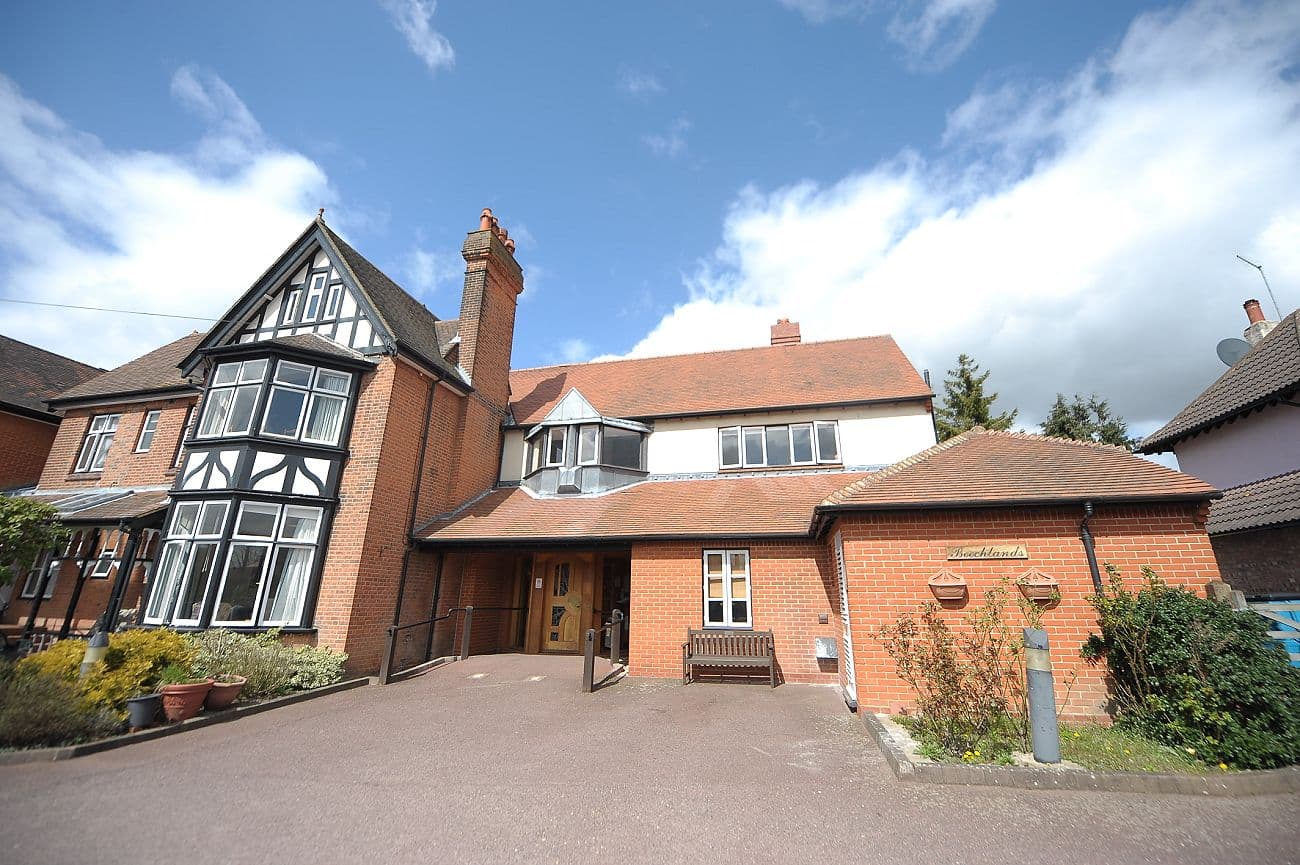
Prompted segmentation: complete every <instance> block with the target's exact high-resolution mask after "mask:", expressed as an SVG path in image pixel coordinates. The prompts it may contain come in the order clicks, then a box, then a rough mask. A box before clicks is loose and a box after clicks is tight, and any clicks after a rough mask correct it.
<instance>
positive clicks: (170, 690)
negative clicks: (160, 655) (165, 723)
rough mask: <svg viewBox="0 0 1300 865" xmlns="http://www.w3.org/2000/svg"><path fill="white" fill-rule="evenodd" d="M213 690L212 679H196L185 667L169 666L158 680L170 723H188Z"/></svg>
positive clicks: (159, 690)
mask: <svg viewBox="0 0 1300 865" xmlns="http://www.w3.org/2000/svg"><path fill="white" fill-rule="evenodd" d="M211 690H212V680H211V679H200V678H196V677H195V676H194V674H193V673H192V672H191V671H190V670H188V669H186V668H185V667H181V666H178V665H176V664H168V665H167V666H166V667H164V668H163V671H162V676H161V677H160V678H159V680H158V693H160V694H162V705H163V712H164V714H166V715H167V720H169V721H186V720H189V719H190V718H193V717H194V716H195V715H197V714H198V713H199V709H202V708H203V700H204V698H206V697H207V696H208V691H211Z"/></svg>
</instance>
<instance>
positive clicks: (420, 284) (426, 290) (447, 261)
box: [401, 247, 465, 296]
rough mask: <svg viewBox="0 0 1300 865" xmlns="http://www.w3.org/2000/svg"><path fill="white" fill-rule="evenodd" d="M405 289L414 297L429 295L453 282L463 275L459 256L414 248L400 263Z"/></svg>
mask: <svg viewBox="0 0 1300 865" xmlns="http://www.w3.org/2000/svg"><path fill="white" fill-rule="evenodd" d="M401 267H402V272H403V275H405V276H406V278H407V280H408V282H407V286H406V287H407V288H408V289H409V290H411V293H412V294H414V295H416V296H421V295H425V296H427V295H430V294H433V293H435V292H436V291H437V290H438V289H439V287H441V286H442V285H443V284H445V283H448V282H454V281H456V280H457V279H459V278H460V276H461V275H462V274H463V273H464V270H465V268H464V262H463V261H462V260H461V258H460V256H459V255H452V254H448V253H441V252H433V251H431V250H427V249H420V248H418V247H416V248H415V249H412V250H410V251H409V252H408V253H407V254H406V257H405V259H404V260H403V261H402V265H401Z"/></svg>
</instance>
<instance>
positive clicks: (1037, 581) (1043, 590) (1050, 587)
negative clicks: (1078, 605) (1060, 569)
mask: <svg viewBox="0 0 1300 865" xmlns="http://www.w3.org/2000/svg"><path fill="white" fill-rule="evenodd" d="M1016 586H1017V588H1019V589H1020V593H1021V594H1022V595H1024V596H1025V597H1026V598H1028V599H1029V600H1031V601H1051V600H1054V599H1055V598H1057V597H1059V595H1060V593H1059V592H1058V584H1057V582H1056V578H1055V577H1050V576H1048V575H1047V574H1044V573H1042V572H1041V571H1036V570H1029V571H1025V573H1023V574H1021V575H1020V577H1019V578H1017V579H1016Z"/></svg>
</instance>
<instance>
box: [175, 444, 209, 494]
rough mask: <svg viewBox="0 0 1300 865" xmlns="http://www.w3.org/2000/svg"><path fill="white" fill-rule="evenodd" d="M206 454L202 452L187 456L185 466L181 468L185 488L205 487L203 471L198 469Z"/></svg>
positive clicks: (183, 487) (182, 483) (182, 486)
mask: <svg viewBox="0 0 1300 865" xmlns="http://www.w3.org/2000/svg"><path fill="white" fill-rule="evenodd" d="M204 456H205V454H204V453H202V452H199V453H191V454H188V455H186V457H185V468H183V469H182V470H181V477H182V478H184V480H183V481H182V482H181V489H183V490H198V489H202V488H203V472H201V471H198V468H199V466H200V465H201V464H202V463H203V458H204Z"/></svg>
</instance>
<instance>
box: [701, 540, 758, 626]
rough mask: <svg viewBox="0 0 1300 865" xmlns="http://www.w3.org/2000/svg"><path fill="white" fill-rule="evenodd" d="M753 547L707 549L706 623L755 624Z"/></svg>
mask: <svg viewBox="0 0 1300 865" xmlns="http://www.w3.org/2000/svg"><path fill="white" fill-rule="evenodd" d="M753 625H754V620H753V616H752V615H751V610H750V582H749V550H705V551H704V626H705V627H706V628H751V627H753Z"/></svg>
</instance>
